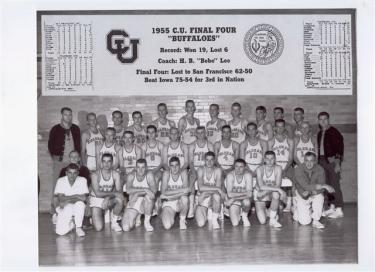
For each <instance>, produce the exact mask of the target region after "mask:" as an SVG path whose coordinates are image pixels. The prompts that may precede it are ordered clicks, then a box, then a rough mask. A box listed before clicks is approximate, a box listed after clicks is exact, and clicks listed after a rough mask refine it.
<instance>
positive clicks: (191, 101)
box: [185, 99, 195, 107]
mask: <svg viewBox="0 0 375 272" xmlns="http://www.w3.org/2000/svg"><path fill="white" fill-rule="evenodd" d="M188 103H193V104H194V105H195V102H194V100H191V99H189V100H186V101H185V107H186V106H187V104H188Z"/></svg>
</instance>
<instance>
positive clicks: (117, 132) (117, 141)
mask: <svg viewBox="0 0 375 272" xmlns="http://www.w3.org/2000/svg"><path fill="white" fill-rule="evenodd" d="M124 132H125V128H122V129H121V130H120V131H116V135H115V140H116V143H117V144H118V145H121V141H122V140H121V139H122V136H123V135H124Z"/></svg>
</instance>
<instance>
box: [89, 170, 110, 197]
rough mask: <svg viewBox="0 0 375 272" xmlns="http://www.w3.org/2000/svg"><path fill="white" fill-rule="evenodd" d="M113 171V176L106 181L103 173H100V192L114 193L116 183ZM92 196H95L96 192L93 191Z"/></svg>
mask: <svg viewBox="0 0 375 272" xmlns="http://www.w3.org/2000/svg"><path fill="white" fill-rule="evenodd" d="M112 171H113V170H111V176H110V177H109V179H108V180H105V179H104V177H103V173H102V171H99V175H100V179H99V184H98V185H99V191H100V192H112V191H113V189H114V188H115V181H114V179H113V173H112ZM91 194H92V195H93V196H95V192H94V190H92V191H91Z"/></svg>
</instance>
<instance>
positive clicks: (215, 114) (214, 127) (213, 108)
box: [206, 104, 227, 144]
mask: <svg viewBox="0 0 375 272" xmlns="http://www.w3.org/2000/svg"><path fill="white" fill-rule="evenodd" d="M209 113H210V117H211V120H210V121H208V122H207V124H206V131H207V140H208V141H209V142H210V143H212V144H215V143H216V142H217V141H220V140H221V128H222V127H223V126H224V125H226V124H227V122H226V121H225V120H224V119H221V118H219V105H218V104H211V105H210V109H209Z"/></svg>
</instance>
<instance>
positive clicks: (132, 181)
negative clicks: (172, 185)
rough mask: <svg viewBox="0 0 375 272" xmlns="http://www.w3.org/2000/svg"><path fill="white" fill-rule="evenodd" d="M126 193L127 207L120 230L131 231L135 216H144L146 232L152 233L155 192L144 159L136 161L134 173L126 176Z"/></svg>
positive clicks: (153, 182)
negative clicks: (127, 196)
mask: <svg viewBox="0 0 375 272" xmlns="http://www.w3.org/2000/svg"><path fill="white" fill-rule="evenodd" d="M126 189H127V193H128V194H129V202H128V206H127V207H126V209H125V213H124V217H123V218H122V228H123V230H124V231H129V230H131V229H132V228H133V227H134V225H135V222H136V218H137V216H139V215H140V214H144V215H145V221H144V226H145V229H146V230H147V231H153V230H154V228H153V227H152V226H151V222H150V219H151V214H152V210H153V208H154V203H155V194H156V192H157V188H156V183H155V180H154V175H153V174H152V172H151V171H147V162H146V160H145V159H138V160H137V162H136V164H135V172H132V173H130V174H129V175H128V178H127V188H126Z"/></svg>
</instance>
